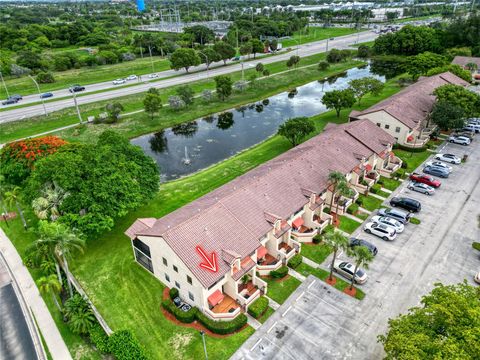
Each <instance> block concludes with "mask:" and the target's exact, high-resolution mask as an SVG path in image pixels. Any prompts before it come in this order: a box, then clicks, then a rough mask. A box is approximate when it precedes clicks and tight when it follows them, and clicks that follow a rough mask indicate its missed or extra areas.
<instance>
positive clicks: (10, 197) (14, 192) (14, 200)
mask: <svg viewBox="0 0 480 360" xmlns="http://www.w3.org/2000/svg"><path fill="white" fill-rule="evenodd" d="M21 190H22V189H21V188H20V186H14V187H13V188H12V189H11V190H9V191H6V192H5V195H4V198H5V202H6V204H7V206H8V207H13V206H14V205H15V206H16V207H17V210H18V213H19V215H20V218H21V219H22V222H23V227H24V228H25V230H26V229H27V222H26V221H25V216H24V215H23V211H22V208H21V207H20V203H19V202H18V200H19V198H20V191H21Z"/></svg>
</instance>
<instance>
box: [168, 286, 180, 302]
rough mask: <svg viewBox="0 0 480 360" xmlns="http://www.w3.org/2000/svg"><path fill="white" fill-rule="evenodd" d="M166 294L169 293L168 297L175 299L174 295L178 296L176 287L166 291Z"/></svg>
mask: <svg viewBox="0 0 480 360" xmlns="http://www.w3.org/2000/svg"><path fill="white" fill-rule="evenodd" d="M168 294H169V295H170V299H172V300H173V299H175V298H176V297H178V289H177V288H171V289H170V291H169V292H168Z"/></svg>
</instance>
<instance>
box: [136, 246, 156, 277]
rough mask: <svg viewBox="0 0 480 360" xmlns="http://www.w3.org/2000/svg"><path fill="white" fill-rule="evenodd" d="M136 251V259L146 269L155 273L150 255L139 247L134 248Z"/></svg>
mask: <svg viewBox="0 0 480 360" xmlns="http://www.w3.org/2000/svg"><path fill="white" fill-rule="evenodd" d="M134 251H135V259H136V260H137V262H138V263H139V264H140V265H142V266H143V267H144V268H145V269H147V270H148V271H150V272H151V273H153V266H152V260H150V258H149V257H148V256H146V255H145V254H144V253H143V252H141V251H139V250H138V249H136V248H135V249H134Z"/></svg>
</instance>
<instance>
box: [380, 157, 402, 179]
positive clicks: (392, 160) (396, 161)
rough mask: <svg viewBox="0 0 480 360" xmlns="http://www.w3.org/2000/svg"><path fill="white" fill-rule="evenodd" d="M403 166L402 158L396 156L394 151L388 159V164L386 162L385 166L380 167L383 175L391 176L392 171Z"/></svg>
mask: <svg viewBox="0 0 480 360" xmlns="http://www.w3.org/2000/svg"><path fill="white" fill-rule="evenodd" d="M401 166H402V160H400V158H398V157H396V156H395V155H394V154H393V153H391V154H390V156H389V158H388V161H387V162H386V165H385V163H384V165H383V167H382V168H381V169H379V173H380V175H382V176H385V177H388V178H389V177H391V175H392V173H394V172H395V171H397V170H398V169H400V167H401Z"/></svg>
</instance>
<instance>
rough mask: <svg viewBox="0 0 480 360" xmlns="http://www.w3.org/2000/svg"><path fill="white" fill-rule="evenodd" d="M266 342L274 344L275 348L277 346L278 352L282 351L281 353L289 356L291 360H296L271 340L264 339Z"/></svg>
mask: <svg viewBox="0 0 480 360" xmlns="http://www.w3.org/2000/svg"><path fill="white" fill-rule="evenodd" d="M264 339H265V340H267V341H268V342H269V343H270V344H272V345H273V346H275V347H276V348H277V349H278V350H280V352H282V353H284V354H285V355H286V356H288V357H289V358H290V359H292V360H296V359H295V358H294V357H293V356H292V355H290V354H289V353H287V352H286V351H285V350H283V349H282V348H281V347H280V346H278V345H277V344H275V343H274V342H273V341H271V340H269V339H268V338H266V337H265V338H264Z"/></svg>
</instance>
